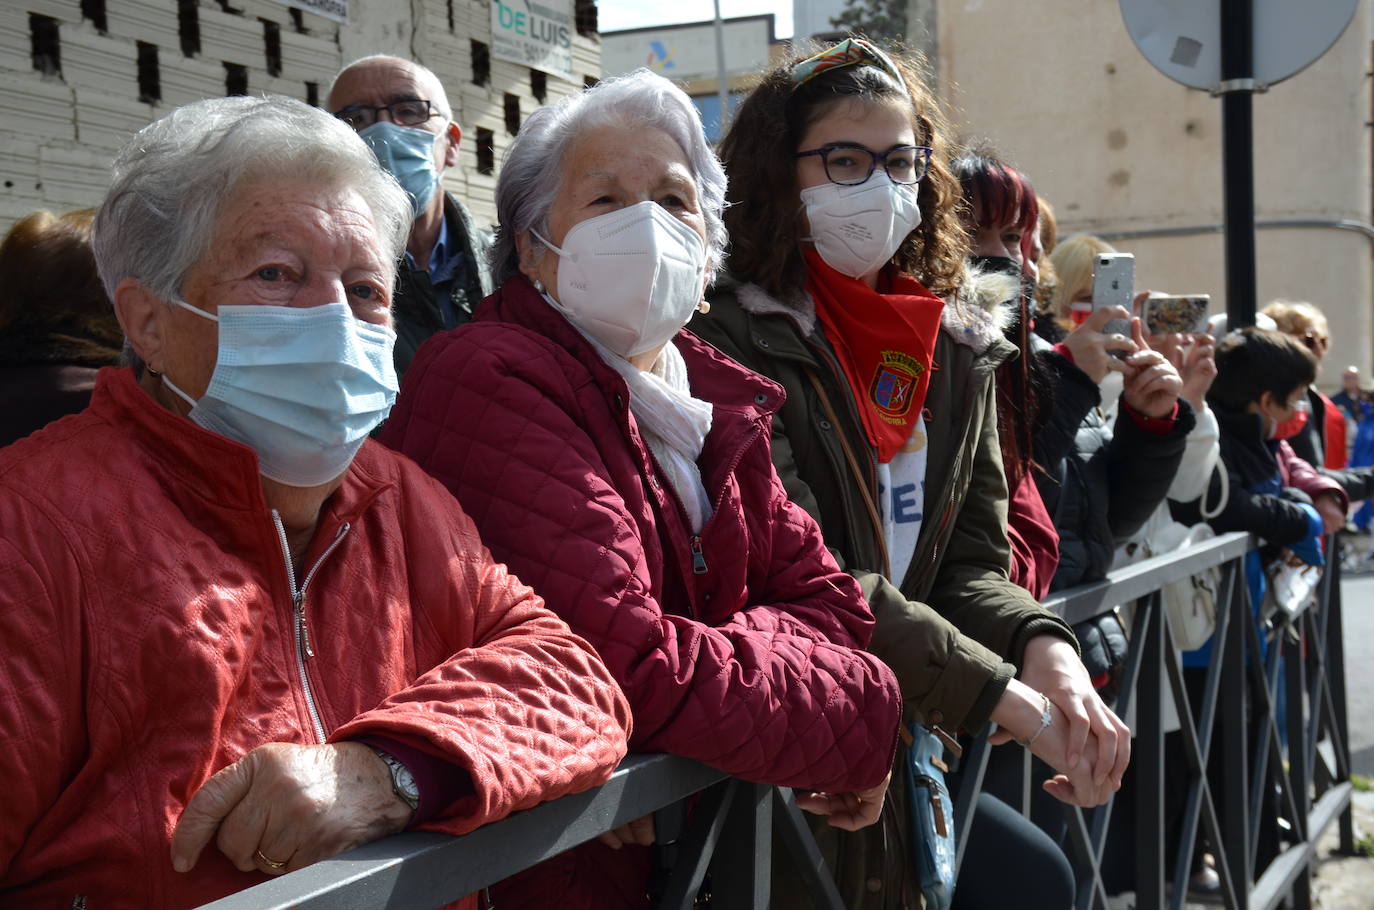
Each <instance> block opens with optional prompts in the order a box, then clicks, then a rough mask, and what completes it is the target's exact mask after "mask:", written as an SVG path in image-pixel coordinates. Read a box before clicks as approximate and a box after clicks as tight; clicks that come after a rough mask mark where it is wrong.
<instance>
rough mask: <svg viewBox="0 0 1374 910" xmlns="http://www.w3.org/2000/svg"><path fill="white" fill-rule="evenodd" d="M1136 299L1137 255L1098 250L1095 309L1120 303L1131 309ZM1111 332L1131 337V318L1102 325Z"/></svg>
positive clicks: (1110, 333)
mask: <svg viewBox="0 0 1374 910" xmlns="http://www.w3.org/2000/svg"><path fill="white" fill-rule="evenodd" d="M1134 298H1135V256H1134V255H1132V254H1130V253H1098V254H1097V256H1096V257H1094V259H1093V310H1094V311H1097V310H1100V309H1104V308H1106V307H1113V306H1119V307H1121V308H1123V309H1124V310H1126V312H1128V313H1129V312H1131V304H1132V303H1133V302H1134ZM1102 331H1103V333H1104V334H1107V335H1122V336H1125V337H1130V334H1131V322H1130V320H1129V319H1113V320H1111V321H1110V322H1108V323H1107V324H1106V325H1105V326H1103V327H1102Z"/></svg>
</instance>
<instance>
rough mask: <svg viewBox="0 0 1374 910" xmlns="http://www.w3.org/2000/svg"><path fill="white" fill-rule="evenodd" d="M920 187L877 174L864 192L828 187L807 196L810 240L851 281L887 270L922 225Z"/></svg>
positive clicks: (859, 188) (814, 188)
mask: <svg viewBox="0 0 1374 910" xmlns="http://www.w3.org/2000/svg"><path fill="white" fill-rule="evenodd" d="M916 187H917V184H911V185H906V184H901V183H893V182H892V178H890V177H888V176H887V174H885V173H881V172H875V173H874V174H873V176H872V177H870V178H869V179H868V180H866V181H865V182H863V183H861V184H859V185H858V186H841V185H840V184H838V183H830V182H828V181H827V182H826V183H822V184H821V185H820V186H810V187H807V188H806V189H804V190H802V191H801V201H802V205H803V206H804V207H805V209H806V220H807V221H808V222H809V223H810V225H811V236H810V237H809V238H807V239H809V240H810V241H811V242H812V243H814V244H815V245H816V252H817V253H819V254H820V256H821V258H822V259H824V260H825V263H826V265H828V266H830V267H831V268H832V269H834V270H835V271H837V272H839V273H840V274H842V275H848V276H849V277H850V278H862V277H863V276H864V275H868V274H870V273H872V272H875V271H877V270H878V269H880V268H882V267H883V265H884V264H885V263H886V262H887V261H888V260H889V259H891V258H892V256H893V254H894V253H896V252H897V248H898V247H899V246H901V245H902V241H904V240H906V238H907V235H908V234H910V233H911V232H912V231H913V230H915V229H916V226H917V225H919V224H920V223H921V209H920V207H919V206H917V204H916Z"/></svg>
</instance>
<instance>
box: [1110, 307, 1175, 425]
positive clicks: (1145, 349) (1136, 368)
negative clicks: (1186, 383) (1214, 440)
mask: <svg viewBox="0 0 1374 910" xmlns="http://www.w3.org/2000/svg"><path fill="white" fill-rule="evenodd" d="M1131 337H1132V339H1133V340H1134V341H1135V353H1133V354H1131V356H1129V357H1127V358H1126V359H1125V360H1124V361H1122V372H1123V373H1124V374H1125V380H1126V383H1125V388H1124V389H1123V390H1122V393H1121V394H1122V397H1123V398H1124V399H1125V400H1126V404H1128V405H1130V406H1131V407H1133V408H1135V409H1136V410H1137V411H1139V412H1140V413H1141V414H1144V415H1145V416H1146V417H1168V416H1169V415H1170V414H1172V413H1173V410H1174V405H1175V404H1177V403H1178V396H1179V394H1180V393H1182V391H1183V380H1182V379H1180V378H1179V375H1178V370H1176V369H1174V365H1173V364H1171V363H1170V362H1169V361H1168V360H1166V359H1165V358H1164V355H1163V354H1161V353H1159V352H1158V351H1155V350H1152V349H1151V348H1150V346H1149V345H1148V344H1147V343H1146V342H1145V336H1144V335H1143V334H1142V332H1141V328H1140V320H1139V319H1132V320H1131Z"/></svg>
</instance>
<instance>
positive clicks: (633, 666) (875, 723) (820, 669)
mask: <svg viewBox="0 0 1374 910" xmlns="http://www.w3.org/2000/svg"><path fill="white" fill-rule="evenodd" d="M724 194H725V175H724V173H723V172H722V171H721V167H720V164H719V163H718V162H717V160H716V158H715V156H714V155H713V154H712V153H711V151H710V148H709V147H708V146H707V144H706V140H705V137H704V135H703V133H702V128H701V122H700V120H699V118H698V116H697V114H696V111H695V109H694V108H693V107H692V104H691V101H690V99H688V98H687V96H686V95H685V94H683V92H682V91H681V90H680V89H678V88H676V87H675V86H673V84H672V83H670V82H669V81H667V80H666V79H663V78H661V77H659V76H656V75H654V74H652V73H649V72H648V71H644V70H641V71H638V72H635V73H632V74H630V75H629V76H626V77H623V78H620V79H614V80H608V81H606V82H602V83H601V84H599V85H598V86H597V87H595V88H593V89H590V90H587V91H585V92H583V93H582V94H580V95H576V96H574V97H572V98H569V99H566V100H564V101H562V102H560V103H559V104H557V105H554V106H551V107H547V108H542V109H540V110H538V111H535V112H534V114H532V115H531V116H530V118H529V119H528V120H527V121H526V122H525V124H524V126H523V127H522V128H521V130H520V134H519V135H518V136H517V137H516V139H515V141H514V143H512V145H511V148H510V151H509V152H508V153H507V157H506V162H505V165H504V167H503V169H502V172H501V176H500V179H499V181H498V186H497V193H496V201H497V213H498V216H499V218H500V228H499V231H498V234H497V238H496V244H495V247H494V249H493V259H492V265H493V271H494V273H495V274H496V278H497V281H498V283H499V284H500V289H499V290H498V291H497V292H496V294H494V295H493V296H492V297H490V298H488V299H487V300H486V301H485V302H484V303H483V305H482V307H481V309H480V310H479V311H478V313H477V314H476V316H475V317H474V319H473V321H472V322H471V323H469V324H468V325H466V326H463V327H461V328H459V329H456V330H455V331H453V332H450V333H448V334H447V335H441V336H437V337H436V338H434V339H431V340H430V341H429V342H428V343H427V344H426V345H425V346H424V347H423V348H422V349H421V350H420V352H419V354H418V355H417V357H416V359H415V362H414V363H413V365H412V366H411V368H410V371H409V372H408V373H407V375H406V383H405V388H404V390H403V392H402V394H401V399H400V402H399V403H398V405H397V408H396V412H395V414H394V415H393V416H392V418H391V420H390V421H389V422H388V424H387V426H386V427H385V429H384V432H383V440H384V441H386V442H388V443H389V444H391V445H395V446H397V447H398V448H400V449H401V450H402V451H404V452H405V453H406V454H408V455H410V456H412V457H413V458H415V459H417V460H418V461H419V462H420V463H421V465H422V466H424V467H425V468H426V469H428V470H429V471H431V472H432V473H433V474H434V475H435V476H436V477H438V478H439V479H440V480H442V481H443V482H444V484H445V485H447V486H448V487H449V489H451V490H452V491H453V492H454V493H455V494H456V495H457V497H458V499H459V501H461V502H462V503H463V505H464V507H465V508H466V509H467V510H468V512H469V514H471V515H472V516H473V519H474V520H475V521H476V522H477V526H478V528H479V529H481V531H482V534H483V537H484V539H486V540H487V542H488V544H489V546H491V548H492V552H493V554H494V555H495V556H496V557H497V558H498V559H501V560H503V561H504V562H506V563H507V564H508V565H510V566H511V568H512V569H513V570H515V571H516V572H518V573H520V574H521V576H522V577H524V578H526V580H527V581H529V582H530V583H531V584H533V585H534V586H535V587H536V589H537V590H539V591H540V592H541V593H542V594H543V595H544V597H545V598H546V599H547V601H548V603H549V606H550V607H552V608H553V609H554V610H556V611H558V612H559V613H560V614H561V615H562V616H563V617H564V618H565V619H567V620H568V622H569V624H570V625H572V627H573V628H574V630H576V631H578V632H580V633H581V634H583V635H585V636H586V637H587V638H588V639H589V640H590V641H591V642H592V643H593V644H594V645H595V646H596V647H597V649H598V650H599V651H600V653H601V656H602V657H603V658H604V659H605V660H606V663H607V665H608V666H609V667H610V668H611V671H612V672H613V673H614V674H615V675H616V678H617V679H618V681H619V682H620V684H621V686H622V687H623V688H624V689H625V692H626V694H627V695H628V696H629V699H630V704H631V707H632V709H633V712H634V721H635V731H634V737H633V739H632V741H631V747H632V748H634V749H639V750H644V751H663V752H672V753H676V754H679V755H685V756H688V757H690V758H695V759H698V760H700V761H702V762H705V763H706V764H709V765H712V766H713V767H716V768H720V769H722V770H724V771H727V772H729V773H731V774H734V775H737V776H740V777H744V778H746V779H749V780H757V781H765V782H769V783H776V784H782V785H786V786H792V787H800V788H805V789H807V790H814V791H822V792H821V793H819V794H811V795H807V796H803V797H802V798H801V800H800V802H801V803H802V805H803V806H804V807H806V808H810V809H813V810H816V811H819V812H821V813H823V814H828V816H829V820H830V821H831V823H832V824H834V825H838V826H843V827H848V828H853V827H857V826H861V825H866V824H869V823H871V822H872V821H874V820H875V819H876V818H877V815H878V812H879V810H880V809H881V806H882V802H883V795H884V792H885V789H886V778H887V774H888V769H889V768H890V767H891V762H892V756H893V754H894V749H895V747H896V742H897V729H898V720H899V716H900V711H901V704H900V701H901V699H900V694H899V692H898V689H897V683H896V680H895V679H894V678H893V676H892V673H891V671H890V670H888V668H887V667H886V666H884V665H883V664H882V663H881V662H880V661H878V660H877V659H876V658H874V657H873V656H871V655H869V654H866V653H864V651H863V650H862V649H863V647H864V646H865V645H866V644H867V643H868V639H869V634H870V632H871V629H872V616H871V614H870V613H869V610H868V606H867V604H866V603H865V602H864V599H863V596H862V595H861V593H860V591H859V586H858V585H857V584H856V583H855V582H854V580H853V579H852V578H850V577H849V576H847V575H845V574H844V573H842V572H841V571H839V569H838V568H837V567H836V565H835V563H834V561H833V560H832V559H831V557H830V555H829V553H828V552H827V551H826V549H825V546H824V544H823V542H822V540H821V536H820V532H819V530H818V529H817V527H816V523H815V522H814V521H813V520H812V519H811V518H810V517H809V516H808V515H807V514H806V513H805V512H804V511H802V510H801V509H799V508H797V507H796V506H794V505H793V504H792V503H791V502H790V501H789V500H788V498H787V494H786V491H785V490H784V489H783V487H782V484H781V482H780V481H779V480H778V477H777V474H776V472H775V471H774V470H773V464H772V461H771V456H770V451H769V426H770V422H771V420H772V417H773V413H774V412H775V411H776V410H777V408H778V407H779V405H780V404H781V402H782V395H781V392H780V390H779V389H778V387H777V386H776V385H774V384H773V383H771V382H769V381H768V380H766V379H763V378H761V377H759V376H757V375H755V374H753V373H751V372H749V371H748V370H745V369H744V368H742V367H740V366H738V365H736V364H734V363H733V362H731V361H729V360H728V359H726V358H725V357H723V356H722V355H720V354H719V353H717V352H716V351H714V350H713V349H711V348H710V347H709V346H707V345H705V344H703V343H701V342H700V341H698V340H697V339H696V338H695V337H693V336H692V335H690V334H689V333H687V332H684V331H681V329H682V326H683V325H684V324H685V323H686V321H687V319H688V317H689V316H690V315H691V313H692V312H693V310H695V309H696V308H697V306H698V303H699V302H700V301H701V299H702V293H703V291H704V288H705V284H706V281H707V279H708V276H709V275H710V273H711V270H712V268H713V267H714V266H715V265H716V263H718V262H719V261H720V257H721V251H722V247H723V244H724V228H723V225H722V222H721V212H722V205H723V201H724ZM652 836H653V835H652V829H651V827H650V825H649V824H647V820H646V823H645V824H641V825H630V826H626V827H625V828H624V829H621V830H619V831H618V832H616V833H614V834H612V835H611V836H610V837H609V838H606V839H605V840H606V844H605V845H601V844H596V843H593V844H591V845H588V846H587V847H583V848H579V849H578V850H577V851H574V854H576V855H575V856H574V855H573V854H566V855H564V856H563V857H560V858H556V859H555V860H553V861H551V863H550V864H546V866H544V867H539V868H537V869H536V870H535V871H534V872H532V873H531V874H529V875H527V876H525V877H523V878H522V879H519V880H516V881H513V882H511V883H509V884H507V885H506V886H505V888H504V889H497V890H496V892H495V896H496V898H497V900H496V903H497V905H498V906H503V907H504V906H530V905H534V904H535V903H537V902H542V904H541V905H544V906H549V905H556V906H558V907H563V908H569V907H572V908H576V907H588V908H598V910H604V908H613V907H619V906H643V905H645V898H644V894H645V885H646V880H647V877H648V873H649V855H648V851H646V850H644V849H642V848H641V847H640V846H639V845H647V844H648V843H649V842H651V840H652ZM626 845H633V846H631V847H630V849H628V850H624V851H622V852H621V853H620V854H618V855H617V854H613V853H610V852H609V851H608V850H607V849H606V847H607V846H613V847H623V846H626Z"/></svg>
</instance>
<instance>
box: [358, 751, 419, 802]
mask: <svg viewBox="0 0 1374 910" xmlns="http://www.w3.org/2000/svg"><path fill="white" fill-rule="evenodd" d="M368 748H369V749H371V750H372V751H373V752H376V753H377V757H378V758H380V759H381V760H382V761H384V762H386V767H387V770H389V771H390V772H391V790H392V792H393V793H395V794H396V795H397V796H399V797H400V798H401V801H402V802H404V803H405V804H406V805H407V806H409V807H410V811H411V812H414V811H415V810H416V809H418V808H420V788H419V787H418V786H416V784H415V775H413V774H411V773H410V769H409V768H407V767H406V766H405V765H403V764H401V760H400V759H398V758H397V757H396V756H394V755H392V754H391V753H390V752H384V751H382V750H381V749H378V748H377V747H376V746H368Z"/></svg>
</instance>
